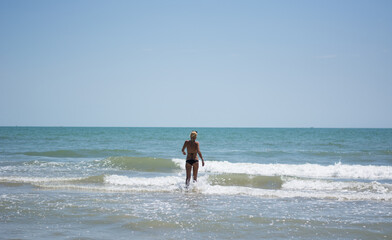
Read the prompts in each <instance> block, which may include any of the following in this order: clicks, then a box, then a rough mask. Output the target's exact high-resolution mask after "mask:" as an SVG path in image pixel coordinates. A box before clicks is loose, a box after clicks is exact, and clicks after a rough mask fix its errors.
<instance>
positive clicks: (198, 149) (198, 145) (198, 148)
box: [197, 143, 204, 167]
mask: <svg viewBox="0 0 392 240" xmlns="http://www.w3.org/2000/svg"><path fill="white" fill-rule="evenodd" d="M197 154H199V156H200V158H201V165H202V166H203V167H204V159H203V155H202V154H201V152H200V144H199V143H198V144H197Z"/></svg>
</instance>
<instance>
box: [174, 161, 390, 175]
mask: <svg viewBox="0 0 392 240" xmlns="http://www.w3.org/2000/svg"><path fill="white" fill-rule="evenodd" d="M172 161H173V162H175V163H176V164H178V165H179V166H180V167H181V168H183V169H184V168H185V166H184V160H183V159H173V160H172ZM199 171H200V172H210V173H244V174H253V175H263V176H294V177H304V178H341V179H367V180H381V179H386V180H388V179H392V167H391V166H373V165H367V166H365V165H345V164H341V163H336V164H334V165H328V166H323V165H319V164H310V163H308V164H298V165H296V164H258V163H231V162H227V161H222V162H219V161H206V162H205V166H204V167H200V168H199Z"/></svg>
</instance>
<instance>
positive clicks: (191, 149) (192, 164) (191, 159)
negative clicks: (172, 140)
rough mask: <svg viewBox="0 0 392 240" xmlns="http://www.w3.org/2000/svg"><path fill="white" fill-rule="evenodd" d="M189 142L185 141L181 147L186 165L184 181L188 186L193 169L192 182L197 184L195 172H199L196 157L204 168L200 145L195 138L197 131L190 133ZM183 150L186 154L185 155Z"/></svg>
mask: <svg viewBox="0 0 392 240" xmlns="http://www.w3.org/2000/svg"><path fill="white" fill-rule="evenodd" d="M190 137H191V140H186V141H185V143H184V146H183V147H182V153H183V154H184V155H187V156H186V163H185V169H186V180H185V185H186V186H189V181H190V179H191V171H192V168H193V182H197V172H198V170H199V158H198V156H197V155H199V156H200V158H201V162H202V166H203V167H204V159H203V155H202V154H201V152H200V144H199V142H196V138H197V131H192V132H191V135H190ZM185 148H186V151H187V153H188V154H187V153H185Z"/></svg>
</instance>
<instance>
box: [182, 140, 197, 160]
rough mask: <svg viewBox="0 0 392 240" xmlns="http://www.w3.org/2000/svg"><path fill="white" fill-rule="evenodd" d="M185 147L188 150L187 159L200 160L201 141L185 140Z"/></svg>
mask: <svg viewBox="0 0 392 240" xmlns="http://www.w3.org/2000/svg"><path fill="white" fill-rule="evenodd" d="M184 145H185V147H186V151H187V156H186V160H198V159H199V158H198V156H197V153H198V150H199V143H198V142H196V141H192V140H187V141H185V144H184Z"/></svg>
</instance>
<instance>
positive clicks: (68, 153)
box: [0, 127, 392, 239]
mask: <svg viewBox="0 0 392 240" xmlns="http://www.w3.org/2000/svg"><path fill="white" fill-rule="evenodd" d="M191 130H198V132H199V137H198V141H199V142H200V145H201V151H202V153H203V156H204V158H205V160H206V165H205V167H204V168H201V169H200V172H199V179H198V182H197V183H193V184H191V186H190V188H188V189H187V188H185V187H184V182H185V170H184V156H183V155H182V153H181V148H182V145H183V143H184V141H185V140H186V139H187V138H188V137H189V133H190V131H191ZM391 224H392V129H272V128H268V129H263V128H257V129H247V128H199V129H190V128H68V127H64V128H62V127H58V128H57V127H52V128H45V127H42V128H41V127H37V128H35V127H0V236H1V237H0V238H1V239H81V238H82V239H113V238H116V239H129V238H136V239H259V238H268V239H270V238H272V239H287V238H294V239H298V238H300V239H315V238H317V239H331V238H337V239H391V238H392V230H391V228H390V226H391Z"/></svg>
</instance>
